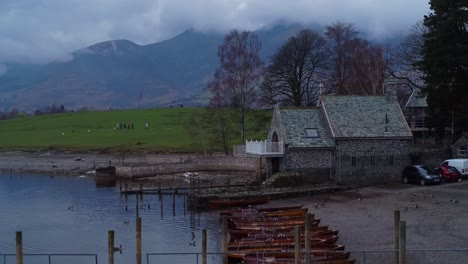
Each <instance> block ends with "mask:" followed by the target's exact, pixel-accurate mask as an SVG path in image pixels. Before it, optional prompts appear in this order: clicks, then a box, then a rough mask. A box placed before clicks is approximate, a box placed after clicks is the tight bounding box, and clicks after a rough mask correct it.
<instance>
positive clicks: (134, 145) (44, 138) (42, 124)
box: [0, 108, 271, 152]
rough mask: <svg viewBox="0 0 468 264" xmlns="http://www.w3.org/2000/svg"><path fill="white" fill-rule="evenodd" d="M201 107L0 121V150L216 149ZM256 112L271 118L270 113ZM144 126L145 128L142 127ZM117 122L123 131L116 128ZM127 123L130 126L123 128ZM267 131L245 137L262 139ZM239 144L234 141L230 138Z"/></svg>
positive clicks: (100, 112) (69, 114)
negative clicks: (146, 125)
mask: <svg viewBox="0 0 468 264" xmlns="http://www.w3.org/2000/svg"><path fill="white" fill-rule="evenodd" d="M207 111H208V110H206V109H203V108H158V109H142V110H112V111H95V112H71V113H61V114H52V115H42V116H33V117H23V118H18V119H12V120H4V121H0V150H26V151H27V150H37V149H56V150H72V151H74V150H76V151H83V150H85V151H86V150H92V151H152V152H201V151H204V150H205V148H206V149H207V151H219V150H221V146H219V144H217V143H216V142H215V141H214V140H212V139H213V138H215V137H216V136H215V134H214V133H215V132H214V131H215V129H213V128H214V127H213V126H215V125H216V123H213V122H212V121H210V120H208V119H209V118H207V117H209V116H210V115H209V113H207ZM262 114H265V115H266V116H269V115H271V113H270V111H264V112H262ZM146 123H148V128H146V127H145V124H146ZM118 124H120V125H121V126H123V124H125V127H126V128H120V129H119V128H118V126H119V125H118ZM132 124H133V128H128V126H129V125H130V127H131V126H132ZM267 129H268V128H267V127H264V128H263V129H261V130H260V131H258V132H256V133H253V134H251V135H250V137H249V138H254V139H261V138H264V137H265V136H266V133H267V131H268V130H267ZM232 143H233V144H239V143H240V139H237V140H233V141H232Z"/></svg>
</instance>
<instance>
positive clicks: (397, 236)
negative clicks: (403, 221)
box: [393, 210, 400, 264]
mask: <svg viewBox="0 0 468 264" xmlns="http://www.w3.org/2000/svg"><path fill="white" fill-rule="evenodd" d="M393 225H394V229H395V230H394V232H395V247H394V249H395V264H398V263H399V259H400V254H399V252H398V251H399V250H400V210H395V211H394V212H393Z"/></svg>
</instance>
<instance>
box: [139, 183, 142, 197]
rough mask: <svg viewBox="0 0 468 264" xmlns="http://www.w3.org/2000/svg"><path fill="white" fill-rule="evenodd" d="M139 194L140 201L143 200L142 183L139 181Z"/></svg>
mask: <svg viewBox="0 0 468 264" xmlns="http://www.w3.org/2000/svg"><path fill="white" fill-rule="evenodd" d="M139 195H140V201H143V183H141V182H140V184H139Z"/></svg>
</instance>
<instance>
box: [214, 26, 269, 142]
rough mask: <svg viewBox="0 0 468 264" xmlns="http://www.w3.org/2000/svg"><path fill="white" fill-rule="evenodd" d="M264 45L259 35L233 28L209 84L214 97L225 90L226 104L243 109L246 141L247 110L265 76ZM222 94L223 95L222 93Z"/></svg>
mask: <svg viewBox="0 0 468 264" xmlns="http://www.w3.org/2000/svg"><path fill="white" fill-rule="evenodd" d="M260 48H261V43H260V40H259V39H258V36H257V35H255V34H254V33H252V32H249V31H243V32H238V31H237V30H234V31H232V32H231V33H229V34H228V35H226V37H225V38H224V43H223V44H222V45H221V46H220V47H219V49H218V58H219V63H220V65H219V67H218V69H217V70H216V73H215V76H214V80H213V81H212V82H211V83H210V85H209V87H211V88H214V87H217V88H216V89H217V90H216V92H214V91H213V90H212V89H210V90H211V93H212V95H213V97H212V99H213V100H218V99H216V98H215V97H216V96H217V95H216V93H224V94H223V95H222V97H223V98H224V99H223V101H222V103H223V105H218V107H229V108H234V109H237V110H239V111H238V113H239V124H240V130H241V139H242V141H245V126H246V124H245V122H246V112H247V110H249V109H251V108H252V107H253V106H254V105H255V103H256V101H257V91H256V88H257V87H258V86H259V84H260V81H261V79H262V77H263V62H262V60H261V59H260V56H259V52H260ZM218 96H219V95H218Z"/></svg>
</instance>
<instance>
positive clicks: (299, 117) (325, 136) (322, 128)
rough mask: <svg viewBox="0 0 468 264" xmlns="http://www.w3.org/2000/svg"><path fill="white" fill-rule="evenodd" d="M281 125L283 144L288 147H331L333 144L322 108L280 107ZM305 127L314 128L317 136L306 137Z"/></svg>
mask: <svg viewBox="0 0 468 264" xmlns="http://www.w3.org/2000/svg"><path fill="white" fill-rule="evenodd" d="M280 115H281V121H282V124H281V125H282V126H283V128H284V131H285V134H286V135H285V137H286V138H285V140H284V141H285V142H284V143H285V144H289V147H290V148H291V147H305V148H310V147H312V148H333V147H334V146H335V143H334V140H333V138H332V135H331V132H330V129H329V128H328V125H327V121H326V119H325V116H324V115H323V112H322V109H319V108H309V109H281V110H280ZM306 128H315V129H316V130H317V132H318V134H319V137H318V138H307V137H306V134H305V129H306Z"/></svg>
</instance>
